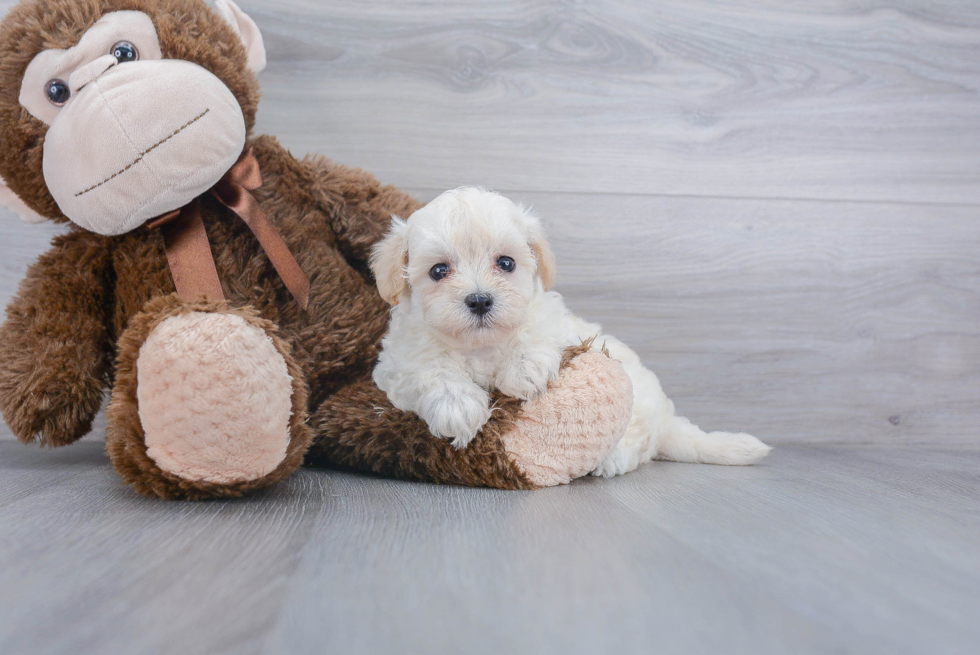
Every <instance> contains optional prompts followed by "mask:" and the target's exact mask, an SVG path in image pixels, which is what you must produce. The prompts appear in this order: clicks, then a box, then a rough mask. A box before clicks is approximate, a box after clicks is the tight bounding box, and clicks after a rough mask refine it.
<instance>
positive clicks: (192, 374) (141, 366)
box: [106, 295, 311, 500]
mask: <svg viewBox="0 0 980 655" xmlns="http://www.w3.org/2000/svg"><path fill="white" fill-rule="evenodd" d="M107 416H108V427H107V430H106V450H107V452H108V453H109V457H110V458H111V460H112V463H113V465H114V466H115V468H116V470H117V471H118V472H119V474H120V475H121V476H122V478H123V480H124V481H125V482H127V483H129V484H132V485H133V486H134V487H135V488H136V490H137V491H139V492H140V493H142V494H146V495H150V496H158V497H160V498H166V499H176V498H184V499H191V500H194V499H202V498H209V497H229V496H240V495H242V494H244V493H246V492H248V491H251V490H253V489H257V488H259V487H264V486H267V485H270V484H272V483H274V482H277V481H279V480H281V479H283V478H285V477H286V476H288V475H289V474H290V473H292V472H293V471H294V470H296V469H297V468H298V467H299V466H300V464H301V463H302V460H303V455H304V454H305V452H306V449H307V448H308V446H309V443H310V436H311V432H310V429H309V428H308V427H307V426H306V389H305V385H304V383H303V374H302V372H301V371H300V369H299V367H298V366H297V365H296V364H295V362H294V361H293V359H292V357H291V356H290V354H289V347H288V345H287V344H286V343H285V342H283V341H282V340H280V339H278V338H277V337H276V336H275V326H274V325H273V324H272V323H270V322H269V321H266V320H263V319H261V318H259V317H258V316H257V315H256V313H255V312H254V311H252V310H251V309H248V308H246V309H235V308H231V307H229V306H228V305H227V304H226V303H224V302H206V301H202V302H197V303H184V302H182V301H181V300H180V299H179V298H177V296H176V295H173V296H167V297H163V298H157V299H154V300H152V301H150V302H149V303H147V305H146V306H145V307H144V309H143V312H142V313H141V314H139V315H137V316H136V317H134V318H133V320H132V321H131V322H130V324H129V327H128V328H127V330H126V332H125V333H124V334H123V336H122V338H121V339H120V341H119V358H118V363H117V369H116V381H115V386H114V388H113V391H112V402H111V403H110V405H109V409H108V411H107Z"/></svg>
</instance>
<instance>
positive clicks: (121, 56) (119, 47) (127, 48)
mask: <svg viewBox="0 0 980 655" xmlns="http://www.w3.org/2000/svg"><path fill="white" fill-rule="evenodd" d="M109 54H111V55H112V56H113V57H115V58H116V61H118V62H119V63H120V64H125V63H127V62H130V61H136V60H137V59H139V58H140V53H139V50H137V49H136V46H134V45H133V44H132V43H130V42H129V41H120V42H119V43H117V44H116V45H114V46H112V50H110V51H109Z"/></svg>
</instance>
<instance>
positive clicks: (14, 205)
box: [0, 177, 47, 223]
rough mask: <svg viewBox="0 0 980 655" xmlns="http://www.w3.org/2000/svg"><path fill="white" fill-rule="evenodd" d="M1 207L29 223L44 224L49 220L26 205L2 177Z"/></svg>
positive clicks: (0, 182) (0, 184)
mask: <svg viewBox="0 0 980 655" xmlns="http://www.w3.org/2000/svg"><path fill="white" fill-rule="evenodd" d="M0 207H6V208H7V209H9V210H10V211H12V212H14V213H15V214H17V215H18V216H20V218H21V220H23V221H26V222H28V223H42V222H44V221H46V220H47V219H46V218H44V217H43V216H41V215H40V214H38V213H37V212H36V211H34V210H33V209H31V208H30V207H28V206H27V205H26V204H24V201H23V200H21V199H20V198H19V197H18V196H17V194H16V193H14V192H13V191H11V190H10V187H8V186H7V183H6V182H4V181H3V178H2V177H0Z"/></svg>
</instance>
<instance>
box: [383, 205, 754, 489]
mask: <svg viewBox="0 0 980 655" xmlns="http://www.w3.org/2000/svg"><path fill="white" fill-rule="evenodd" d="M501 256H507V257H510V258H512V259H513V260H514V261H515V262H516V267H515V268H514V270H513V272H506V271H504V270H502V269H501V268H500V266H499V265H498V261H499V258H500V257H501ZM553 261H554V258H553V255H552V254H551V250H550V248H549V247H548V244H547V241H546V239H545V236H544V233H543V230H542V228H541V224H540V222H539V221H538V219H537V218H536V217H535V216H533V214H531V213H530V212H529V211H528V210H526V209H524V208H521V207H518V206H516V205H514V204H513V203H512V202H511V201H509V200H507V199H506V198H504V197H503V196H500V195H499V194H496V193H492V192H489V191H485V190H481V189H477V188H472V187H464V188H460V189H456V190H453V191H447V192H446V193H444V194H442V195H441V196H439V197H438V198H436V199H435V200H433V201H432V202H431V203H429V204H428V205H426V206H425V207H423V208H422V209H420V210H418V211H417V212H415V213H414V214H413V215H412V216H411V217H410V218H409V220H408V221H400V220H397V219H396V220H395V222H394V226H393V229H392V231H391V232H390V234H389V235H388V236H387V237H386V239H385V240H384V241H382V242H381V243H380V244H379V245H378V246H377V247H376V249H375V252H374V257H373V259H372V269H373V270H374V273H375V276H376V278H377V280H378V287H379V289H380V290H381V293H382V295H383V296H384V297H385V298H387V299H389V302H392V303H393V304H394V305H395V306H394V307H393V309H392V317H391V326H390V329H389V332H388V335H387V336H386V337H385V339H384V341H383V344H382V345H383V351H382V353H381V356H380V359H379V362H378V365H377V367H376V368H375V371H374V379H375V382H376V383H377V384H378V386H379V387H380V388H381V389H382V390H384V391H385V392H386V393H387V394H388V397H389V399H390V400H391V402H392V403H393V404H394V405H395V406H396V407H398V408H400V409H403V410H406V411H413V412H416V413H417V414H418V415H419V416H421V417H422V418H423V419H424V420H425V421H426V423H427V424H428V425H429V427H430V429H431V430H432V432H433V434H436V435H437V436H442V437H446V438H451V439H453V443H454V444H455V445H456V446H457V447H460V448H461V447H465V446H466V445H467V444H468V443H469V442H470V440H472V439H473V437H474V436H475V435H476V434H477V432H478V431H479V429H480V428H481V427H482V426H483V424H484V423H485V422H486V421H487V419H488V418H489V416H490V411H491V410H490V408H489V406H488V405H489V394H488V391H489V390H490V389H493V388H496V389H499V390H500V391H502V392H504V393H505V394H507V395H510V396H514V397H517V398H523V399H533V398H535V397H536V396H537V395H538V394H540V393H542V392H543V391H544V390H545V389H546V388H547V386H548V383H549V382H550V381H553V380H555V379H556V378H557V376H558V371H559V365H560V362H561V355H562V352H563V351H564V349H565V348H567V347H568V346H571V345H574V344H578V343H581V342H582V341H583V340H585V339H589V338H593V337H595V338H596V340H595V341H594V347H596V348H601V347H605V348H607V349H608V351H609V353H610V355H611V356H612V357H613V358H614V359H616V360H618V361H620V362H621V363H622V364H623V367H624V368H625V370H626V372H627V374H629V376H630V378H631V380H632V384H633V397H634V405H633V414H632V418H631V420H630V423H629V426H628V428H627V430H626V434H625V436H624V437H623V438H622V440H621V441H620V442H619V444H618V445H617V446H616V447H615V448H614V449H613V450H612V452H610V453H609V455H608V456H607V457H606V458H605V460H603V462H602V463H601V464H600V465H599V467H598V468H596V469H595V471H594V473H595V474H597V475H604V476H611V475H618V474H621V473H625V472H627V471H631V470H633V469H635V468H636V467H637V466H638V465H639V464H641V463H643V462H646V461H649V460H651V459H654V458H661V459H670V460H674V461H682V462H703V463H710V464H751V463H754V462H756V461H758V460H759V459H761V458H762V457H764V456H765V455H766V454H767V453H768V452H769V450H770V448H769V447H768V446H766V445H765V444H763V443H762V442H761V441H759V440H758V439H756V438H755V437H753V436H751V435H748V434H732V433H725V432H713V433H705V432H704V431H702V430H700V429H699V428H698V427H697V426H695V425H693V424H692V423H691V422H690V421H688V420H687V419H685V418H682V417H679V416H676V415H675V413H674V405H673V403H672V402H671V401H670V400H669V399H668V398H667V396H666V395H665V394H664V392H663V390H662V389H661V387H660V382H659V381H658V380H657V377H656V375H654V374H653V372H652V371H650V370H649V369H647V368H645V367H644V366H643V364H642V363H641V362H640V359H639V357H638V356H637V355H636V354H635V353H634V352H633V351H632V350H630V349H629V348H628V347H627V346H626V345H625V344H623V343H622V342H621V341H619V340H618V339H616V338H615V337H612V336H608V335H604V334H602V328H601V327H600V326H599V325H596V324H592V323H587V322H585V321H583V320H582V319H580V318H578V317H576V316H574V315H573V314H571V313H570V312H569V311H568V310H567V309H566V308H565V304H564V301H563V300H562V297H561V296H560V295H559V294H557V293H555V292H552V291H549V290H547V288H546V284H545V281H546V280H547V281H548V282H550V281H551V280H552V279H553V278H554V268H553V266H554V264H553ZM443 263H444V264H447V265H448V266H449V267H450V269H451V273H450V275H449V276H448V277H446V278H445V279H443V280H440V281H435V280H433V279H432V278H431V277H430V275H429V272H430V270H431V269H432V267H433V266H434V265H436V264H443ZM473 293H482V294H489V295H491V296H492V297H493V307H492V309H491V311H490V312H489V313H487V314H486V315H485V316H483V317H482V318H481V317H478V316H476V315H474V314H473V313H472V312H471V311H470V310H469V308H468V307H467V305H466V298H467V297H468V296H469V295H470V294H473Z"/></svg>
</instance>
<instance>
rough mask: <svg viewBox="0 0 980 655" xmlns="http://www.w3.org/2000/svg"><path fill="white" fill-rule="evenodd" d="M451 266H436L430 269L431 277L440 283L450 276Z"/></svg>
mask: <svg viewBox="0 0 980 655" xmlns="http://www.w3.org/2000/svg"><path fill="white" fill-rule="evenodd" d="M449 270H450V269H449V264H436V265H435V266H433V267H432V268H430V269H429V277H431V278H432V279H433V280H435V281H436V282H438V281H439V280H442V279H443V278H446V277H448V276H449Z"/></svg>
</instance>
